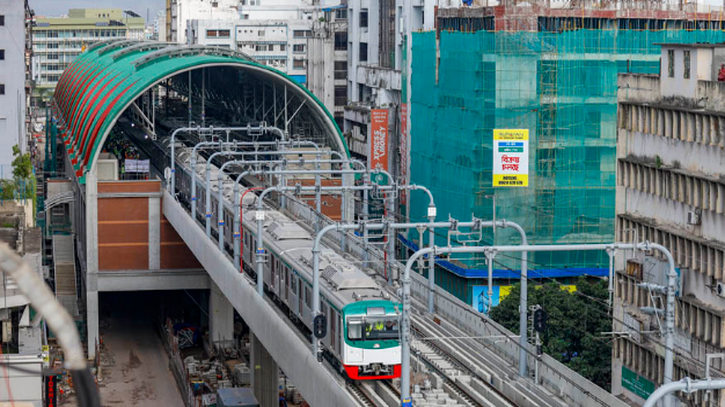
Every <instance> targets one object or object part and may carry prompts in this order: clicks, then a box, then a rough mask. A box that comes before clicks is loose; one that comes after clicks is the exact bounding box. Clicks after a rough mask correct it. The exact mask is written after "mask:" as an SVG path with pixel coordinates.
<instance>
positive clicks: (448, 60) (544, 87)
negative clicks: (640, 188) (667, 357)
mask: <svg viewBox="0 0 725 407" xmlns="http://www.w3.org/2000/svg"><path fill="white" fill-rule="evenodd" d="M721 26H722V24H717V25H712V26H711V27H717V29H715V28H713V29H706V30H687V29H677V30H634V29H621V28H620V27H619V25H618V24H609V27H611V28H610V29H576V30H549V31H543V30H542V31H478V32H474V33H464V32H459V31H452V32H448V31H440V32H439V33H436V32H423V33H414V34H413V44H412V48H413V51H412V55H413V61H412V71H413V75H412V94H411V108H412V112H411V129H410V133H411V134H410V137H411V150H410V173H411V179H410V182H411V183H417V184H421V185H426V186H428V187H429V188H430V189H431V190H432V192H433V194H434V195H435V197H436V203H437V205H438V213H439V215H441V216H443V217H445V216H447V214H449V213H450V214H451V216H453V217H455V218H458V219H467V218H469V217H470V216H471V215H473V216H476V217H480V218H483V219H491V218H492V216H493V200H492V199H491V196H492V195H495V196H496V202H497V205H496V206H497V208H496V217H497V218H499V219H501V218H505V219H508V220H512V221H515V222H517V223H519V224H521V225H522V226H523V227H524V229H525V230H526V232H527V233H528V234H529V240H530V242H532V244H565V243H603V242H608V241H612V240H613V239H614V218H615V162H616V114H617V74H618V73H623V72H634V73H644V74H656V73H658V72H659V65H660V48H659V46H658V45H655V44H657V43H664V42H679V43H695V42H710V43H714V42H722V41H724V40H725V31H723V30H722V29H721ZM519 128H523V129H529V130H530V133H529V134H530V135H529V137H530V152H529V154H530V156H529V162H530V167H529V182H530V185H529V187H526V188H493V187H492V157H493V152H492V144H493V135H492V134H493V130H494V129H519ZM411 204H412V206H411V208H410V214H411V216H410V217H411V219H413V220H421V219H425V215H426V208H425V206H424V203H423V204H421V203H420V202H418V203H416V202H412V203H411ZM439 217H440V216H439ZM410 237H412V238H413V239H416V238H417V236H416V232H415V231H413V232H411V236H410ZM511 237H513V236H512V235H509V234H508V232H504V231H499V232H497V235H496V236H495V239H494V237H493V236H492V235H491V234H489V235H488V236H486V237H485V239H484V240H485V241H486V243H502V242H506V241H508V240H509V238H511ZM444 240H445V239H444V238H441V241H440V242H437V243H438V244H442V245H445V244H446V242H444ZM494 240H495V242H494ZM460 260H461V261H463V262H464V263H466V262H467V263H468V264H467V265H468V266H470V267H476V266H477V265H480V264H478V263H481V260H473V259H460ZM531 260H532V261H531V263H532V265H531V266H532V268H539V269H546V268H549V269H552V268H553V269H556V268H577V269H580V270H584V271H583V273H584V274H586V270H587V269H588V268H597V269H601V268H603V267H605V266H606V264H607V262H608V258H607V256H606V254H603V253H598V252H588V253H587V252H560V253H537V254H536V255H535V256H533V258H532V259H531ZM502 262H503V263H507V264H509V265H510V266H511V267H512V268H516V263H515V260H514V259H508V260H503V261H502Z"/></svg>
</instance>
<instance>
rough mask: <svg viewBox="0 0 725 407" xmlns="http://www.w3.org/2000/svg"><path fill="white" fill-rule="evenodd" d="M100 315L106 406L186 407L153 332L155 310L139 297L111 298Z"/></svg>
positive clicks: (103, 399)
mask: <svg viewBox="0 0 725 407" xmlns="http://www.w3.org/2000/svg"><path fill="white" fill-rule="evenodd" d="M105 300H110V301H109V302H110V303H111V304H112V306H111V307H108V308H106V309H105V310H104V311H105V312H102V314H103V315H101V329H102V332H101V337H102V340H103V351H102V353H101V374H102V377H103V379H102V382H101V383H99V385H100V391H101V400H102V403H103V405H104V406H139V407H144V406H149V407H157V406H183V405H184V403H183V401H182V399H181V396H180V395H179V390H178V388H177V386H176V382H175V381H174V377H173V376H172V374H171V371H170V370H169V367H168V366H169V360H168V357H167V355H166V351H165V350H164V347H163V345H162V344H161V340H160V339H159V337H158V335H157V334H156V331H155V328H154V325H153V323H154V321H153V316H155V315H156V313H155V312H154V311H155V310H156V308H155V307H154V306H153V304H149V303H148V301H144V300H143V299H142V298H140V296H138V295H134V294H127V293H118V294H112V295H111V298H108V299H106V298H105V297H104V301H105Z"/></svg>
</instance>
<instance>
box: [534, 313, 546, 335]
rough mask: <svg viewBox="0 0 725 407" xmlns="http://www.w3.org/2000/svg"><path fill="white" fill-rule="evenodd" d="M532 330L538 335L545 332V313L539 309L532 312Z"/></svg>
mask: <svg viewBox="0 0 725 407" xmlns="http://www.w3.org/2000/svg"><path fill="white" fill-rule="evenodd" d="M534 330H535V331H536V332H539V333H541V332H544V331H545V330H546V313H545V312H544V310H543V309H541V308H539V309H537V310H536V311H534Z"/></svg>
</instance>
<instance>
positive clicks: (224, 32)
mask: <svg viewBox="0 0 725 407" xmlns="http://www.w3.org/2000/svg"><path fill="white" fill-rule="evenodd" d="M217 37H221V38H229V30H219V31H217Z"/></svg>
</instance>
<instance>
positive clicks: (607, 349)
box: [491, 277, 612, 390]
mask: <svg viewBox="0 0 725 407" xmlns="http://www.w3.org/2000/svg"><path fill="white" fill-rule="evenodd" d="M576 287H577V291H578V294H577V293H570V292H568V291H566V290H563V289H561V286H560V285H559V284H557V283H547V284H543V285H538V286H534V285H533V284H532V285H529V290H528V291H529V292H528V303H529V305H535V304H538V305H540V306H541V307H542V308H543V309H544V311H545V312H546V314H547V319H546V323H547V327H546V331H545V332H543V333H542V334H541V340H542V344H543V350H544V352H546V353H548V354H549V355H550V356H551V357H553V358H555V359H556V360H558V361H560V362H562V363H563V364H565V365H567V366H568V367H569V368H571V369H573V370H574V371H576V372H577V373H579V374H581V375H582V376H584V377H586V378H587V379H589V380H591V381H592V382H594V383H596V384H597V385H598V386H600V387H602V388H604V389H606V390H610V386H611V355H612V346H611V343H610V342H609V339H608V338H604V337H602V335H601V333H602V332H607V331H611V328H612V320H611V318H610V317H609V315H608V313H607V308H606V301H607V298H608V296H609V294H608V291H607V284H606V282H604V281H603V280H597V281H589V280H587V279H586V278H584V277H581V278H579V279H578V280H577V282H576ZM520 293H521V286H520V285H519V284H517V285H516V286H515V287H514V288H513V289H512V290H511V294H509V296H507V297H506V298H505V299H504V300H503V301H501V303H500V304H499V305H498V306H497V307H495V308H493V309H491V317H492V318H493V319H494V320H495V321H496V322H498V323H500V324H502V325H503V326H505V327H506V328H508V329H509V330H511V331H512V332H514V333H517V334H518V332H519V311H518V309H519V300H520V298H521V294H520Z"/></svg>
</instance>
